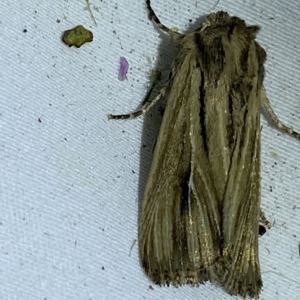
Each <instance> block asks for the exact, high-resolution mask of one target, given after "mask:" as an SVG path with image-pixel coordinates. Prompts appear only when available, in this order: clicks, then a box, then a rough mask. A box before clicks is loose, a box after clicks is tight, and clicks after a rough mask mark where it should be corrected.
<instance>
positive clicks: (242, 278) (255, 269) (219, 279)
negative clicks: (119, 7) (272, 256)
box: [108, 0, 300, 298]
mask: <svg viewBox="0 0 300 300" xmlns="http://www.w3.org/2000/svg"><path fill="white" fill-rule="evenodd" d="M146 4H147V8H148V10H149V19H150V20H152V21H154V23H156V25H157V26H158V28H160V29H161V30H163V31H165V32H166V33H168V34H169V35H170V36H171V38H172V39H173V40H176V41H177V42H179V45H180V49H179V54H178V56H177V58H176V59H175V61H174V63H173V65H172V70H171V73H170V76H169V80H168V82H167V83H166V85H165V87H164V88H162V89H161V91H160V93H159V95H158V96H157V97H156V98H154V99H153V100H152V101H151V102H149V101H148V99H147V101H144V102H143V103H142V108H141V109H140V110H139V111H136V112H134V113H132V114H127V115H109V116H108V117H109V118H110V119H128V118H134V117H137V116H139V115H141V114H142V113H146V112H147V111H148V110H149V109H150V108H151V107H152V106H153V105H154V104H155V103H156V102H157V101H158V100H160V99H161V97H163V96H165V97H167V104H166V108H165V112H164V116H163V120H162V124H161V128H160V132H159V136H158V139H157V143H156V146H155V150H154V157H153V162H152V166H151V170H150V174H149V179H148V182H147V185H146V190H145V195H144V199H143V203H142V211H141V216H140V220H139V251H140V259H141V263H142V265H143V267H144V269H145V271H146V273H147V275H148V276H149V277H150V278H151V279H152V280H153V281H154V282H155V283H157V284H160V285H161V284H167V285H169V284H173V285H176V286H177V285H182V284H192V285H198V284H200V283H202V282H204V281H207V280H210V281H212V282H214V283H217V284H218V285H221V286H222V287H223V288H224V289H225V290H226V291H227V292H228V293H229V294H232V295H240V296H242V297H246V296H250V297H254V298H258V296H259V293H260V290H261V287H262V279H261V272H260V265H259V258H258V232H259V222H260V221H261V222H263V223H265V224H266V225H269V223H268V222H267V220H266V219H265V218H264V216H263V214H262V213H261V210H260V197H261V196H260V141H261V139H260V135H261V128H260V109H261V107H262V106H263V107H264V108H265V109H266V111H267V112H268V114H269V116H270V117H271V119H272V120H273V121H274V123H275V125H276V126H277V127H278V128H280V129H282V130H284V131H286V132H287V133H289V134H291V135H293V136H294V137H296V138H300V135H299V133H297V132H295V131H294V130H293V129H292V128H289V127H287V126H285V125H284V124H282V123H281V122H280V121H279V119H278V118H277V116H276V115H275V113H274V112H273V110H272V108H271V106H270V104H269V100H268V98H267V96H266V92H265V89H264V86H263V79H264V73H265V71H264V62H265V60H266V52H265V50H264V49H263V48H262V47H261V46H260V45H259V44H258V43H257V42H256V41H255V37H256V34H257V33H258V31H259V27H258V26H247V25H246V23H245V21H243V20H242V19H240V18H238V17H231V16H229V15H228V14H227V13H226V12H223V11H220V12H217V13H212V14H210V15H208V16H207V17H206V19H205V20H204V22H203V23H202V24H201V25H200V27H199V28H198V29H197V30H195V31H194V32H192V33H188V34H186V35H183V34H180V33H178V32H176V31H172V30H171V29H169V28H167V27H166V26H164V25H163V24H162V23H161V22H160V20H159V19H158V17H157V16H156V15H155V13H154V11H153V9H152V7H151V5H150V0H147V1H146Z"/></svg>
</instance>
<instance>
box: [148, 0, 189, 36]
mask: <svg viewBox="0 0 300 300" xmlns="http://www.w3.org/2000/svg"><path fill="white" fill-rule="evenodd" d="M146 5H147V9H148V11H149V14H148V18H149V20H151V21H153V22H155V24H156V25H157V27H158V28H159V29H161V30H163V31H165V32H166V33H168V34H169V35H170V36H171V38H172V39H174V40H178V39H181V38H182V37H183V36H184V35H182V34H181V33H179V32H177V31H174V30H172V29H170V28H168V27H167V26H165V25H164V24H162V23H161V22H160V20H159V18H158V17H157V15H156V14H155V12H154V10H153V8H152V7H151V4H150V0H146Z"/></svg>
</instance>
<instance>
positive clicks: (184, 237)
mask: <svg viewBox="0 0 300 300" xmlns="http://www.w3.org/2000/svg"><path fill="white" fill-rule="evenodd" d="M190 62H191V59H190V58H189V55H187V56H183V57H182V59H180V58H179V59H178V60H177V64H179V65H176V68H177V69H176V71H177V70H178V68H179V69H180V68H185V67H187V65H189V64H190ZM193 63H194V62H193ZM187 75H188V76H189V78H185V80H187V82H191V80H192V78H194V79H195V80H197V81H198V80H201V78H200V76H201V74H200V72H198V70H196V72H195V73H193V72H192V73H188V74H187ZM183 79H184V78H183V77H182V72H176V73H175V74H172V76H171V81H172V85H176V86H177V87H178V89H171V90H170V93H169V95H168V102H167V105H166V109H165V113H164V117H163V121H162V125H161V129H160V133H159V136H158V139H157V143H156V147H155V151H154V157H153V163H152V166H151V170H150V174H149V180H148V182H147V185H146V189H145V197H144V199H143V204H142V210H141V216H140V226H139V237H140V238H139V246H140V257H141V261H142V264H143V266H144V268H145V270H146V272H147V274H148V275H149V276H150V277H151V278H152V279H153V280H154V281H155V282H156V283H159V284H169V283H172V284H175V285H180V284H183V283H194V284H198V283H199V282H202V281H203V280H207V279H208V278H210V271H209V270H208V268H209V267H212V265H213V263H214V262H215V261H216V259H217V258H218V257H219V255H220V253H219V251H220V246H219V245H220V239H219V236H220V228H219V223H220V220H219V215H220V214H219V209H218V202H217V193H216V191H215V187H214V185H213V178H212V176H210V174H209V173H210V165H209V161H208V160H207V158H206V156H205V155H203V154H204V145H203V141H202V140H201V139H198V140H191V138H192V137H193V136H194V135H195V134H196V131H197V132H199V130H200V120H199V113H198V112H199V105H200V103H199V101H198V99H199V93H200V91H199V88H198V86H195V88H189V89H186V87H185V86H184V85H182V84H180V83H181V82H182V80H183ZM196 136H197V134H196ZM202 152H203V153H202ZM201 154H202V155H201ZM199 160H200V161H199ZM202 174H206V176H205V177H203V176H202ZM206 269H207V270H206ZM200 270H201V275H200ZM206 271H207V272H206Z"/></svg>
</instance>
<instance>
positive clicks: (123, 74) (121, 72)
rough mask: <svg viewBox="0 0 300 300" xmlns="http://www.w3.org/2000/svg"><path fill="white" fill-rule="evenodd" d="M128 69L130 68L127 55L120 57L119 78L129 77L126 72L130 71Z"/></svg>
mask: <svg viewBox="0 0 300 300" xmlns="http://www.w3.org/2000/svg"><path fill="white" fill-rule="evenodd" d="M128 69H129V63H128V61H127V60H126V58H125V57H121V58H120V69H119V76H118V78H119V80H121V81H123V80H125V79H126V78H127V77H126V74H127V72H128Z"/></svg>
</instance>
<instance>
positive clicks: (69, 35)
mask: <svg viewBox="0 0 300 300" xmlns="http://www.w3.org/2000/svg"><path fill="white" fill-rule="evenodd" d="M93 38H94V37H93V33H92V32H91V31H89V30H87V29H86V28H84V27H83V26H82V25H78V26H76V27H74V28H73V29H70V30H67V31H65V32H64V34H63V36H62V40H63V42H64V43H65V44H67V45H68V46H69V47H72V46H75V47H77V48H79V47H81V46H82V45H83V44H85V43H88V42H91V41H92V40H93Z"/></svg>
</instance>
